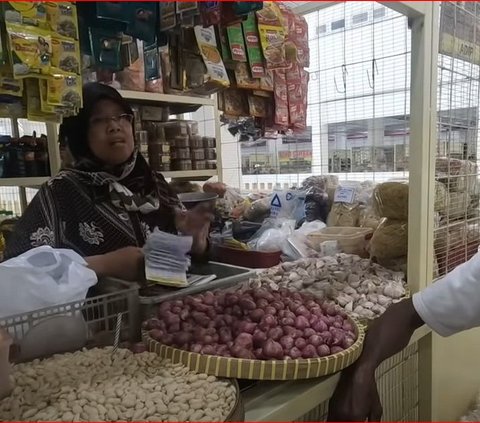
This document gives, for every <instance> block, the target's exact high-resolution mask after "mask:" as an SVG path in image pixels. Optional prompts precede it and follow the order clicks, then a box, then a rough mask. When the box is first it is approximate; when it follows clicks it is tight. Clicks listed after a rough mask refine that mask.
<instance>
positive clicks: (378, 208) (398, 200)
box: [373, 181, 448, 220]
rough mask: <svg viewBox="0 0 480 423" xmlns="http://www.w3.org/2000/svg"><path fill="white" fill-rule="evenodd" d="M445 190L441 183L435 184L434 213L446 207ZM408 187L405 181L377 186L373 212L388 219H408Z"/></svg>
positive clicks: (374, 193) (374, 194) (374, 192)
mask: <svg viewBox="0 0 480 423" xmlns="http://www.w3.org/2000/svg"><path fill="white" fill-rule="evenodd" d="M447 194H448V192H447V189H446V187H445V185H444V184H443V183H441V182H435V203H434V207H435V211H438V212H441V211H444V210H445V208H446V207H447ZM408 195H409V185H408V182H406V181H392V182H385V183H383V184H379V185H377V187H376V188H375V190H374V191H373V204H374V209H375V212H376V213H377V214H378V215H379V216H381V217H386V218H388V219H396V220H407V219H408Z"/></svg>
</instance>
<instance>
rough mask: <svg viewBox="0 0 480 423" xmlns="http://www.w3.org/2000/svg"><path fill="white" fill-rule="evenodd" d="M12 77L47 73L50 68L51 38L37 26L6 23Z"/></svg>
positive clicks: (26, 76)
mask: <svg viewBox="0 0 480 423" xmlns="http://www.w3.org/2000/svg"><path fill="white" fill-rule="evenodd" d="M7 33H8V46H9V51H10V60H11V63H12V67H13V77H14V78H15V79H18V78H28V77H31V76H37V77H38V75H47V74H48V73H49V72H50V68H51V57H52V38H51V36H50V34H49V33H48V32H47V31H44V30H41V29H39V28H34V27H27V26H20V25H15V24H10V23H7Z"/></svg>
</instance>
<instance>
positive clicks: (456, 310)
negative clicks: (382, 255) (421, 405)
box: [328, 254, 480, 421]
mask: <svg viewBox="0 0 480 423" xmlns="http://www.w3.org/2000/svg"><path fill="white" fill-rule="evenodd" d="M423 323H426V324H427V325H428V326H429V327H430V328H431V329H433V330H434V331H435V332H437V333H438V334H440V335H442V336H449V335H452V334H454V333H457V332H460V331H463V330H466V329H470V328H472V327H476V326H480V255H479V254H477V255H476V256H474V257H473V258H472V259H471V260H469V261H468V262H467V263H465V264H463V265H461V266H459V267H457V268H456V269H455V270H454V271H453V272H451V273H449V274H448V275H447V276H445V277H444V278H443V279H441V280H439V281H437V282H435V283H434V284H432V285H431V286H429V287H428V288H427V289H425V290H424V291H422V292H420V293H417V294H415V295H414V296H413V298H412V299H410V300H405V301H402V302H401V303H399V304H396V305H393V306H392V307H390V308H389V309H388V310H387V311H386V312H385V314H384V315H383V316H382V317H381V318H379V319H378V320H377V321H376V322H375V323H374V324H373V325H372V327H371V328H370V329H369V331H368V333H367V336H366V339H365V345H364V350H363V353H362V355H361V356H360V358H359V360H358V361H357V362H356V363H355V364H354V365H353V366H351V367H350V368H348V369H347V370H345V371H344V372H343V374H342V376H341V379H340V382H339V384H338V386H337V389H336V391H335V393H334V395H333V397H332V399H331V400H330V405H329V416H328V421H365V420H366V419H369V420H370V421H377V420H380V417H381V414H382V408H381V404H380V400H379V397H378V391H377V386H376V383H375V369H376V368H377V367H378V365H379V364H380V363H381V362H382V361H383V360H385V359H387V358H388V357H390V356H392V355H394V354H396V353H398V352H400V351H401V350H402V349H403V348H404V347H405V346H406V345H407V344H408V342H409V340H410V337H411V336H412V334H413V332H414V331H415V330H416V329H417V328H419V327H420V326H422V325H423Z"/></svg>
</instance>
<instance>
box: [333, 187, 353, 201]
mask: <svg viewBox="0 0 480 423" xmlns="http://www.w3.org/2000/svg"><path fill="white" fill-rule="evenodd" d="M354 199H355V188H337V189H336V190H335V196H334V197H333V202H334V203H348V204H351V203H353V200H354Z"/></svg>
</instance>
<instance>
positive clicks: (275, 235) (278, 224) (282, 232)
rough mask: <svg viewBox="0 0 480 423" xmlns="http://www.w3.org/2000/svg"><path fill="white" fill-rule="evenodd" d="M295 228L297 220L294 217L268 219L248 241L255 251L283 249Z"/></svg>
mask: <svg viewBox="0 0 480 423" xmlns="http://www.w3.org/2000/svg"><path fill="white" fill-rule="evenodd" d="M294 229H295V221H294V220H292V219H266V220H265V222H264V223H263V225H262V227H261V228H260V229H259V230H258V231H257V232H256V233H255V235H254V236H253V237H252V239H251V240H250V241H249V242H248V246H249V248H250V249H251V250H255V251H263V252H273V251H283V250H284V248H285V244H286V243H287V240H288V237H289V236H290V235H292V234H293V231H294Z"/></svg>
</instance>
